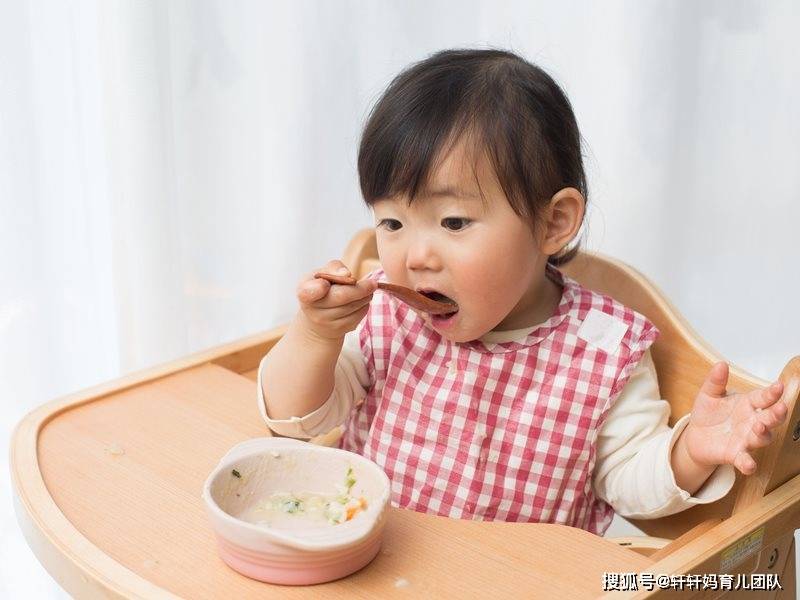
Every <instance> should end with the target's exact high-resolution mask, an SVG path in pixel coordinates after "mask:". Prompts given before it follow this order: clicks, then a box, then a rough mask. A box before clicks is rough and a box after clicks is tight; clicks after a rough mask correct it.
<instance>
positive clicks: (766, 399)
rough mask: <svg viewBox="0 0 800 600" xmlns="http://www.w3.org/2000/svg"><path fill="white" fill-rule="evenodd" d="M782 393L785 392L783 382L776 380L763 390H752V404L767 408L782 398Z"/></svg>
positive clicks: (755, 406)
mask: <svg viewBox="0 0 800 600" xmlns="http://www.w3.org/2000/svg"><path fill="white" fill-rule="evenodd" d="M781 394H783V384H782V383H781V382H780V381H776V382H775V383H773V384H771V385H768V386H767V387H765V388H764V389H762V390H758V391H755V392H752V395H751V397H750V404H751V405H752V407H753V408H767V407H768V406H772V405H773V404H775V403H776V402H777V401H778V400H780V397H781Z"/></svg>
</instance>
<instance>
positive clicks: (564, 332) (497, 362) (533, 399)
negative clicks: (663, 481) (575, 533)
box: [341, 267, 658, 535]
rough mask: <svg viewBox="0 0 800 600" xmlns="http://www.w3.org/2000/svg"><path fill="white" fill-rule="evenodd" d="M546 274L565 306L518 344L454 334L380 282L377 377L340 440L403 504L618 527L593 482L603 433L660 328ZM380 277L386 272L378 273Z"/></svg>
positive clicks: (372, 329)
mask: <svg viewBox="0 0 800 600" xmlns="http://www.w3.org/2000/svg"><path fill="white" fill-rule="evenodd" d="M548 270H549V275H550V276H551V277H552V278H553V279H554V280H555V281H557V282H558V283H560V284H561V285H562V286H563V290H564V291H563V294H562V297H561V301H560V303H559V305H558V308H557V309H556V312H555V314H554V315H553V316H552V317H551V318H550V319H548V320H547V321H545V322H544V323H542V324H540V325H538V326H537V327H536V328H535V329H534V330H533V331H532V332H531V333H530V334H529V335H528V336H527V337H526V338H525V339H524V340H521V341H514V342H506V343H488V342H483V341H480V340H474V341H471V342H466V343H454V342H450V341H448V340H446V339H444V338H442V336H441V335H439V334H438V333H437V332H436V330H434V329H433V328H432V327H430V326H429V325H428V324H427V323H425V321H424V320H423V319H422V318H421V317H420V316H419V315H417V313H415V312H414V311H413V310H412V309H411V308H409V307H408V306H407V305H406V304H404V303H402V302H400V301H398V300H397V299H395V298H393V297H392V296H390V295H389V294H386V293H384V292H382V291H381V290H377V291H376V292H375V295H374V296H373V299H372V303H371V304H370V309H369V312H368V313H367V316H366V317H365V318H364V320H363V321H362V322H361V323H360V324H359V329H358V332H359V339H360V345H361V350H362V352H363V354H364V357H365V359H366V364H367V371H368V373H369V376H370V382H371V387H370V389H369V392H368V394H367V396H366V398H365V399H364V402H363V403H362V404H360V405H359V406H357V407H355V408H354V410H353V412H352V414H351V416H350V419H349V421H348V422H347V424H346V431H345V434H344V436H343V437H342V441H341V446H342V447H343V448H345V449H347V450H352V451H354V452H358V453H360V454H363V455H364V456H366V457H367V458H369V459H371V460H373V461H375V462H376V463H378V464H379V465H380V466H381V467H383V469H384V470H385V471H386V474H387V475H388V476H389V479H390V480H391V482H392V503H393V504H394V505H395V506H400V507H403V508H410V509H413V510H417V511H421V512H426V513H432V514H437V515H445V516H449V517H457V518H467V519H480V520H494V519H500V520H504V521H535V522H545V523H561V524H565V525H571V526H574V527H580V528H582V529H586V530H588V531H591V532H593V533H596V534H598V535H602V533H603V532H604V531H605V529H606V528H607V527H608V525H609V523H610V522H611V518H612V516H613V510H612V508H611V507H610V506H609V505H608V504H607V503H605V502H604V501H602V500H600V499H599V498H597V497H596V496H595V495H594V493H593V491H592V471H593V469H594V464H595V455H596V452H595V445H596V441H597V434H598V431H599V430H600V427H601V425H602V424H603V421H604V420H605V417H606V415H607V414H608V411H609V409H610V408H611V406H612V404H613V402H614V400H615V399H616V397H617V396H618V395H619V392H620V391H621V390H622V388H623V387H624V385H625V382H626V381H627V379H628V378H629V377H630V374H631V372H632V371H633V369H634V367H635V366H636V364H637V363H638V362H639V360H640V359H641V358H642V355H643V354H644V352H645V351H646V350H647V348H648V347H649V346H650V345H651V344H652V343H653V341H654V340H655V338H656V336H657V335H658V330H657V329H656V328H655V326H654V325H653V324H652V323H650V322H649V321H648V320H647V319H645V318H644V317H643V316H642V315H640V314H639V313H636V312H634V311H633V310H631V309H629V308H626V307H625V306H623V305H622V304H620V303H619V302H617V301H615V300H613V299H612V298H609V297H608V296H604V295H602V294H598V293H596V292H593V291H591V290H588V289H586V288H584V287H582V286H580V285H579V284H578V283H577V282H576V281H574V280H572V279H569V278H568V277H566V276H564V275H563V274H562V273H561V272H560V271H558V270H556V269H555V268H552V267H548ZM370 278H373V279H376V280H379V281H386V275H385V274H384V272H383V270H380V269H379V270H377V271H374V272H373V273H372V274H370Z"/></svg>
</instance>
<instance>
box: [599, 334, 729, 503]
mask: <svg viewBox="0 0 800 600" xmlns="http://www.w3.org/2000/svg"><path fill="white" fill-rule="evenodd" d="M660 398H661V396H660V394H659V391H658V379H657V377H656V371H655V365H654V364H653V359H652V357H651V355H650V351H649V350H648V351H647V352H646V353H645V355H644V357H643V358H642V360H641V361H640V362H639V364H638V365H637V366H636V369H635V370H634V372H633V374H632V375H631V377H630V379H629V380H628V382H627V383H626V384H625V387H624V388H623V389H622V392H620V396H619V398H617V401H616V402H615V404H614V405H613V406H612V407H611V410H610V411H609V414H608V416H607V419H606V421H605V423H604V425H603V426H602V427H601V429H600V432H599V434H598V440H597V462H596V463H595V469H594V490H595V494H597V496H598V497H599V498H601V499H603V500H605V501H606V502H608V503H609V504H610V505H611V506H612V507H613V508H614V510H615V511H616V512H617V513H619V514H620V515H622V516H623V517H631V518H636V519H655V518H658V517H664V516H667V515H671V514H673V513H677V512H680V511H682V510H686V509H687V508H691V507H692V506H694V505H696V504H708V503H710V502H715V501H716V500H719V499H720V498H723V497H724V496H725V495H726V494H727V493H728V492H729V491H730V490H731V488H732V487H733V483H734V481H735V479H736V472H735V471H734V468H733V466H732V465H720V466H718V467H717V468H716V469H715V470H714V472H713V473H712V474H711V476H710V477H709V478H708V479H707V480H706V482H705V483H704V484H703V486H702V487H701V488H700V489H699V490H697V492H695V495H694V496H692V495H691V494H690V493H689V492H687V491H686V490H683V489H681V488H679V487H678V484H677V483H676V482H675V474H674V473H673V471H672V465H671V462H670V456H671V453H672V447H673V446H674V445H675V442H676V441H677V439H678V436H679V435H680V434H681V432H682V431H683V429H684V428H685V427H686V425H687V424H688V422H689V415H685V416H684V417H682V418H681V419H680V420H679V421H678V422H677V423H676V424H675V426H674V427H672V428H670V427H669V425H668V420H669V415H670V407H669V403H668V402H667V401H666V400H662V399H660Z"/></svg>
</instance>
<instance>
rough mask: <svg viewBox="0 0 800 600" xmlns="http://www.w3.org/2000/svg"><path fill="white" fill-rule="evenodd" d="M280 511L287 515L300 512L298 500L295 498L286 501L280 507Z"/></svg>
mask: <svg viewBox="0 0 800 600" xmlns="http://www.w3.org/2000/svg"><path fill="white" fill-rule="evenodd" d="M281 510H282V511H283V512H287V513H296V512H300V511H301V508H300V500H297V499H296V498H292V499H291V500H286V501H285V502H284V503H283V504H282V505H281Z"/></svg>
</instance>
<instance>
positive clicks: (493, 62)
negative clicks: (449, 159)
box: [358, 49, 588, 266]
mask: <svg viewBox="0 0 800 600" xmlns="http://www.w3.org/2000/svg"><path fill="white" fill-rule="evenodd" d="M465 134H468V135H469V136H470V140H471V141H472V142H474V144H475V146H474V147H475V148H485V149H486V152H487V154H488V157H489V159H490V160H491V163H492V166H493V167H494V170H495V173H496V175H497V178H498V180H499V182H500V185H501V186H502V188H503V192H504V193H505V195H506V197H507V198H508V201H509V203H510V204H511V207H512V209H513V210H514V212H515V213H516V214H517V215H519V216H520V217H521V218H523V219H525V220H527V221H528V223H529V224H530V226H531V228H534V227H535V226H536V216H537V212H538V210H539V209H541V208H542V207H543V206H545V205H546V204H547V203H548V202H549V201H550V199H551V198H552V197H553V195H555V194H556V192H558V191H559V190H560V189H563V188H565V187H574V188H576V189H577V190H578V191H579V192H580V193H581V194H582V195H583V197H584V199H585V200H587V201H588V190H587V187H586V174H585V172H584V168H583V158H582V154H581V138H580V132H579V131H578V124H577V121H576V119H575V114H574V113H573V111H572V106H571V105H570V102H569V100H568V99H567V96H566V94H564V92H563V91H562V90H561V88H560V87H559V86H558V84H557V83H556V82H555V81H554V80H553V78H552V77H550V75H548V74H547V73H545V72H544V71H543V70H542V69H541V68H539V67H537V66H536V65H533V64H531V63H529V62H528V61H526V60H524V59H523V58H521V57H519V56H517V55H516V54H514V53H512V52H508V51H504V50H488V49H487V50H471V49H464V50H443V51H441V52H437V53H436V54H433V55H432V56H430V57H428V58H426V59H425V60H422V61H420V62H417V63H415V64H412V65H411V66H409V67H408V68H407V69H405V70H404V71H402V72H401V73H400V74H399V75H398V76H397V77H395V78H394V80H393V81H392V82H391V84H390V85H389V87H388V88H387V89H386V91H385V92H384V93H383V95H382V96H381V98H380V99H379V100H378V102H377V104H376V105H375V106H374V107H373V109H372V111H371V113H370V115H369V118H368V119H367V123H366V125H365V127H364V131H363V134H362V137H361V145H360V147H359V151H358V174H359V181H360V185H361V193H362V195H363V197H364V201H365V202H366V203H367V205H369V206H371V205H372V204H373V203H374V202H375V201H377V200H380V199H381V198H386V197H391V196H394V195H396V194H407V195H408V198H409V201H412V200H413V199H414V198H415V197H416V196H417V194H418V193H419V192H420V191H421V190H423V189H424V187H425V185H426V181H427V178H428V177H429V175H430V174H431V173H432V172H433V170H434V169H435V167H436V164H437V162H438V161H441V160H442V159H443V158H444V156H446V154H447V153H448V152H449V150H450V149H451V148H452V146H453V145H454V144H455V143H456V142H457V141H458V140H460V139H462V138H463V137H464V135H465ZM577 252H578V245H577V244H575V245H573V246H572V247H571V248H570V249H565V250H564V251H562V252H561V253H559V254H558V255H556V256H551V257H550V259H549V262H550V263H552V264H553V265H556V266H558V265H561V264H564V263H566V262H568V261H569V260H570V259H572V258H573V257H574V256H575V254H577Z"/></svg>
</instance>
